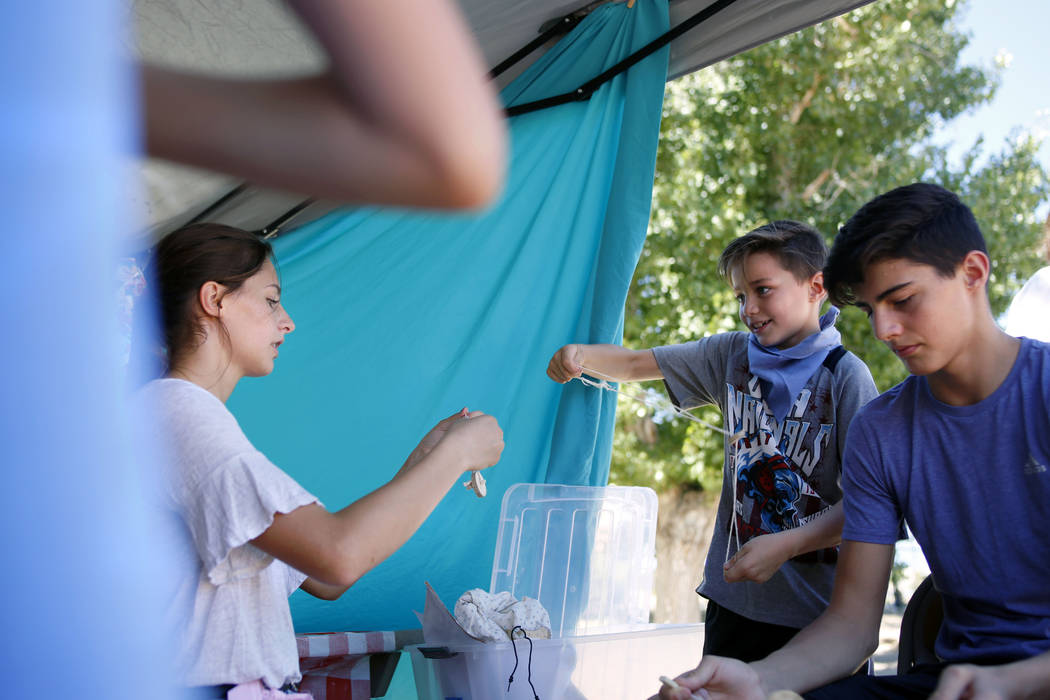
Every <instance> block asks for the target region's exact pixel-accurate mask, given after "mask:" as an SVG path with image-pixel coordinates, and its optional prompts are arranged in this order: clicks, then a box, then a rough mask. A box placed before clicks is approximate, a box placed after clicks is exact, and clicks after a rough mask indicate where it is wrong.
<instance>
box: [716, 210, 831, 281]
mask: <svg viewBox="0 0 1050 700" xmlns="http://www.w3.org/2000/svg"><path fill="white" fill-rule="evenodd" d="M754 253H769V254H770V255H772V256H773V257H775V258H777V260H778V261H779V262H780V264H781V266H782V267H783V268H784V269H785V270H787V271H788V272H790V273H791V274H792V275H794V277H795V279H797V280H799V281H805V280H808V279H809V278H810V277H812V276H813V275H815V274H817V273H818V272H820V270H821V268H822V267H824V261H825V260H826V259H827V257H828V246H827V244H826V243H824V237H823V236H821V235H820V232H819V231H817V230H816V229H815V228H813V227H812V226H809V225H808V224H803V223H799V222H798V221H789V220H786V219H785V220H781V221H774V222H772V223H769V224H766V225H764V226H759V227H758V228H756V229H755V230H754V231H750V232H748V233H745V234H744V235H743V236H741V237H740V238H737V239H736V240H734V241H733V242H732V243H730V244H729V245H728V246H726V249H725V250H723V251H722V255H721V257H719V259H718V274H720V275H722V277H723V278H724V279H726V280H727V281H728V280H729V276H730V275H731V274H732V273H733V270H735V269H736V268H737V267H738V266H739V265H740V264H741V263H743V262H744V259H745V258H747V257H748V256H749V255H752V254H754Z"/></svg>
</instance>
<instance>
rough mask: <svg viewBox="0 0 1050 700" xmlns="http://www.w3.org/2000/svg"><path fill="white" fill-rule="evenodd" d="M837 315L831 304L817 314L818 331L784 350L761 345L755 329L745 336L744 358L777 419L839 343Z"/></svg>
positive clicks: (789, 406) (781, 416)
mask: <svg viewBox="0 0 1050 700" xmlns="http://www.w3.org/2000/svg"><path fill="white" fill-rule="evenodd" d="M838 315H839V310H838V309H837V308H835V307H834V306H832V307H831V308H830V309H828V312H827V313H826V314H824V315H823V316H821V317H820V330H819V331H817V332H816V333H814V334H813V335H811V336H809V337H807V338H806V339H805V340H803V341H802V342H801V343H799V344H798V345H795V346H793V347H790V348H785V349H784V350H778V349H777V348H772V347H766V346H765V345H762V344H761V343H760V342H758V339H757V338H755V334H754V333H752V334H751V337H750V338H748V344H747V360H748V363H749V364H750V366H751V374H753V375H755V376H756V377H758V378H759V379H761V380H763V381H764V382H765V386H764V387H763V389H764V391H763V394H764V396H763V398H764V399H765V400H766V405H767V406H769V410H770V411H772V412H773V417H774V418H776V419H777V422H778V423H779V422H782V421H783V420H784V418H785V417H787V414H788V411H789V410H791V405H792V402H793V401H794V400H795V397H796V396H798V392H800V391H802V387H804V386H805V385H806V382H807V381H809V378H810V377H812V376H813V373H814V372H816V371H817V368H818V367H820V365H821V363H822V362H824V358H826V357H827V356H828V353H829V352H831V350H832V349H833V348H834V347H835V346H836V345H839V343H840V341H841V339H842V336H841V334H840V333H839V331H838V329H837V328H835V319H836V318H838ZM767 388H768V390H765V389H767Z"/></svg>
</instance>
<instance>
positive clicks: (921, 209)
mask: <svg viewBox="0 0 1050 700" xmlns="http://www.w3.org/2000/svg"><path fill="white" fill-rule="evenodd" d="M971 250H979V251H981V252H982V253H984V254H985V255H987V254H988V249H987V247H986V246H985V243H984V236H983V235H982V234H981V229H980V228H979V227H978V226H977V220H976V219H974V217H973V212H971V211H970V208H969V207H967V206H966V205H965V204H963V203H962V201H961V200H960V199H959V198H958V197H957V196H956V195H955V194H953V193H952V192H949V191H948V190H946V189H944V188H943V187H939V186H938V185H931V184H928V183H924V182H918V183H915V184H913V185H905V186H904V187H898V188H897V189H895V190H890V191H889V192H887V193H885V194H882V195H879V196H878V197H876V198H875V199H873V200H871V201H870V202H868V203H867V204H865V205H864V206H863V207H861V208H860V210H859V211H858V212H857V213H856V214H854V215H853V216H852V217H851V218H850V220H849V221H847V222H846V224H845V225H844V226H843V227H842V228H841V229H839V233H838V235H837V236H835V241H834V242H833V243H832V245H831V253H830V254H829V255H828V264H827V265H826V266H825V267H824V287H825V288H826V289H827V290H828V296H829V297H830V298H831V303H832V304H835V305H836V306H843V305H846V304H852V303H853V302H854V301H855V299H856V298H855V295H854V288H855V287H856V285H858V284H860V283H862V282H863V281H864V270H865V268H866V267H867V266H868V265H871V264H872V263H876V262H879V261H881V260H910V261H912V262H916V263H922V264H924V265H929V266H931V267H933V268H934V269H935V270H937V272H938V274H940V275H941V276H942V277H954V276H955V269H956V267H957V266H958V265H959V263H960V262H962V259H963V258H965V257H966V254H967V253H969V252H970V251H971Z"/></svg>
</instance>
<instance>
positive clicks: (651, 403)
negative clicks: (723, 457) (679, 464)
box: [576, 366, 732, 437]
mask: <svg viewBox="0 0 1050 700" xmlns="http://www.w3.org/2000/svg"><path fill="white" fill-rule="evenodd" d="M580 369H582V370H583V371H584V372H586V373H587V374H590V375H593V376H595V377H599V381H594V380H593V379H588V378H587V377H584V376H582V375H581V376H579V377H576V379H579V380H580V381H581V382H582V383H583V384H585V385H586V386H592V387H594V388H596V389H605V390H606V391H611V392H613V393H614V394H620V395H621V396H626V397H627V398H629V399H632V400H634V401H637V402H638V403H641V404H644V405H645V406H647V407H648V408H653V409H655V408H659V409H661V410H664V411H667V412H669V413H673V414H674V415H676V416H680V417H682V418H685V419H686V420H691V421H693V422H694V423H699V424H700V425H702V426H704V427H705V428H708V429H709V430H714V431H715V432H717V433H722V434H723V435H725V436H727V437H732V436H731V435H730V434H729V433H727V432H726V431H725V430H723V429H722V428H719V427H718V426H715V425H711V424H710V423H708V422H706V421H702V420H700V419H699V418H697V417H696V416H694V415H693V414H692V413H689V412H688V411H685V410H683V409H681V408H679V407H678V406H675V405H674V403H672V402H671V401H667V403H666V404H664V405H659V406H658V405H657V404H658V403H659V404H662V403H663V402H662V401H660V400H659V399H657V398H656V397H653V396H648V397H645V398H643V397H641V396H637V395H635V394H633V393H631V392H629V391H624V389H623V387H622V386H621V387H620V388H619V389H617V388H616V387H614V386H613V385H612V384H610V383H609V382H608V381H607V380H608V379H613V380H614V381H615V377H610V376H609V375H607V374H602V373H601V372H598V371H597V370H593V369H589V368H587V367H583V366H581V367H580Z"/></svg>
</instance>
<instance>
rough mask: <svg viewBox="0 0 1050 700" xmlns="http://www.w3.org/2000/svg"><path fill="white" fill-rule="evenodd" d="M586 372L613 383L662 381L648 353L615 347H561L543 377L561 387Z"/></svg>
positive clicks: (662, 375) (651, 355)
mask: <svg viewBox="0 0 1050 700" xmlns="http://www.w3.org/2000/svg"><path fill="white" fill-rule="evenodd" d="M586 370H593V371H594V372H596V373H599V378H601V379H605V378H612V379H615V380H617V381H628V382H632V381H634V382H637V381H644V380H646V379H663V378H664V374H663V372H661V371H660V366H659V365H658V364H656V356H655V355H653V351H652V350H628V349H627V348H624V347H620V346H619V345H580V344H575V343H574V344H571V345H564V346H562V347H561V348H559V349H558V351H557V352H556V353H554V356H553V357H551V360H550V362H549V363H547V376H548V377H550V378H551V379H553V380H554V381H556V382H559V383H561V384H564V383H565V382H567V381H569V380H571V379H573V378H574V377H578V376H580V375H581V374H584V373H585V371H586Z"/></svg>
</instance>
